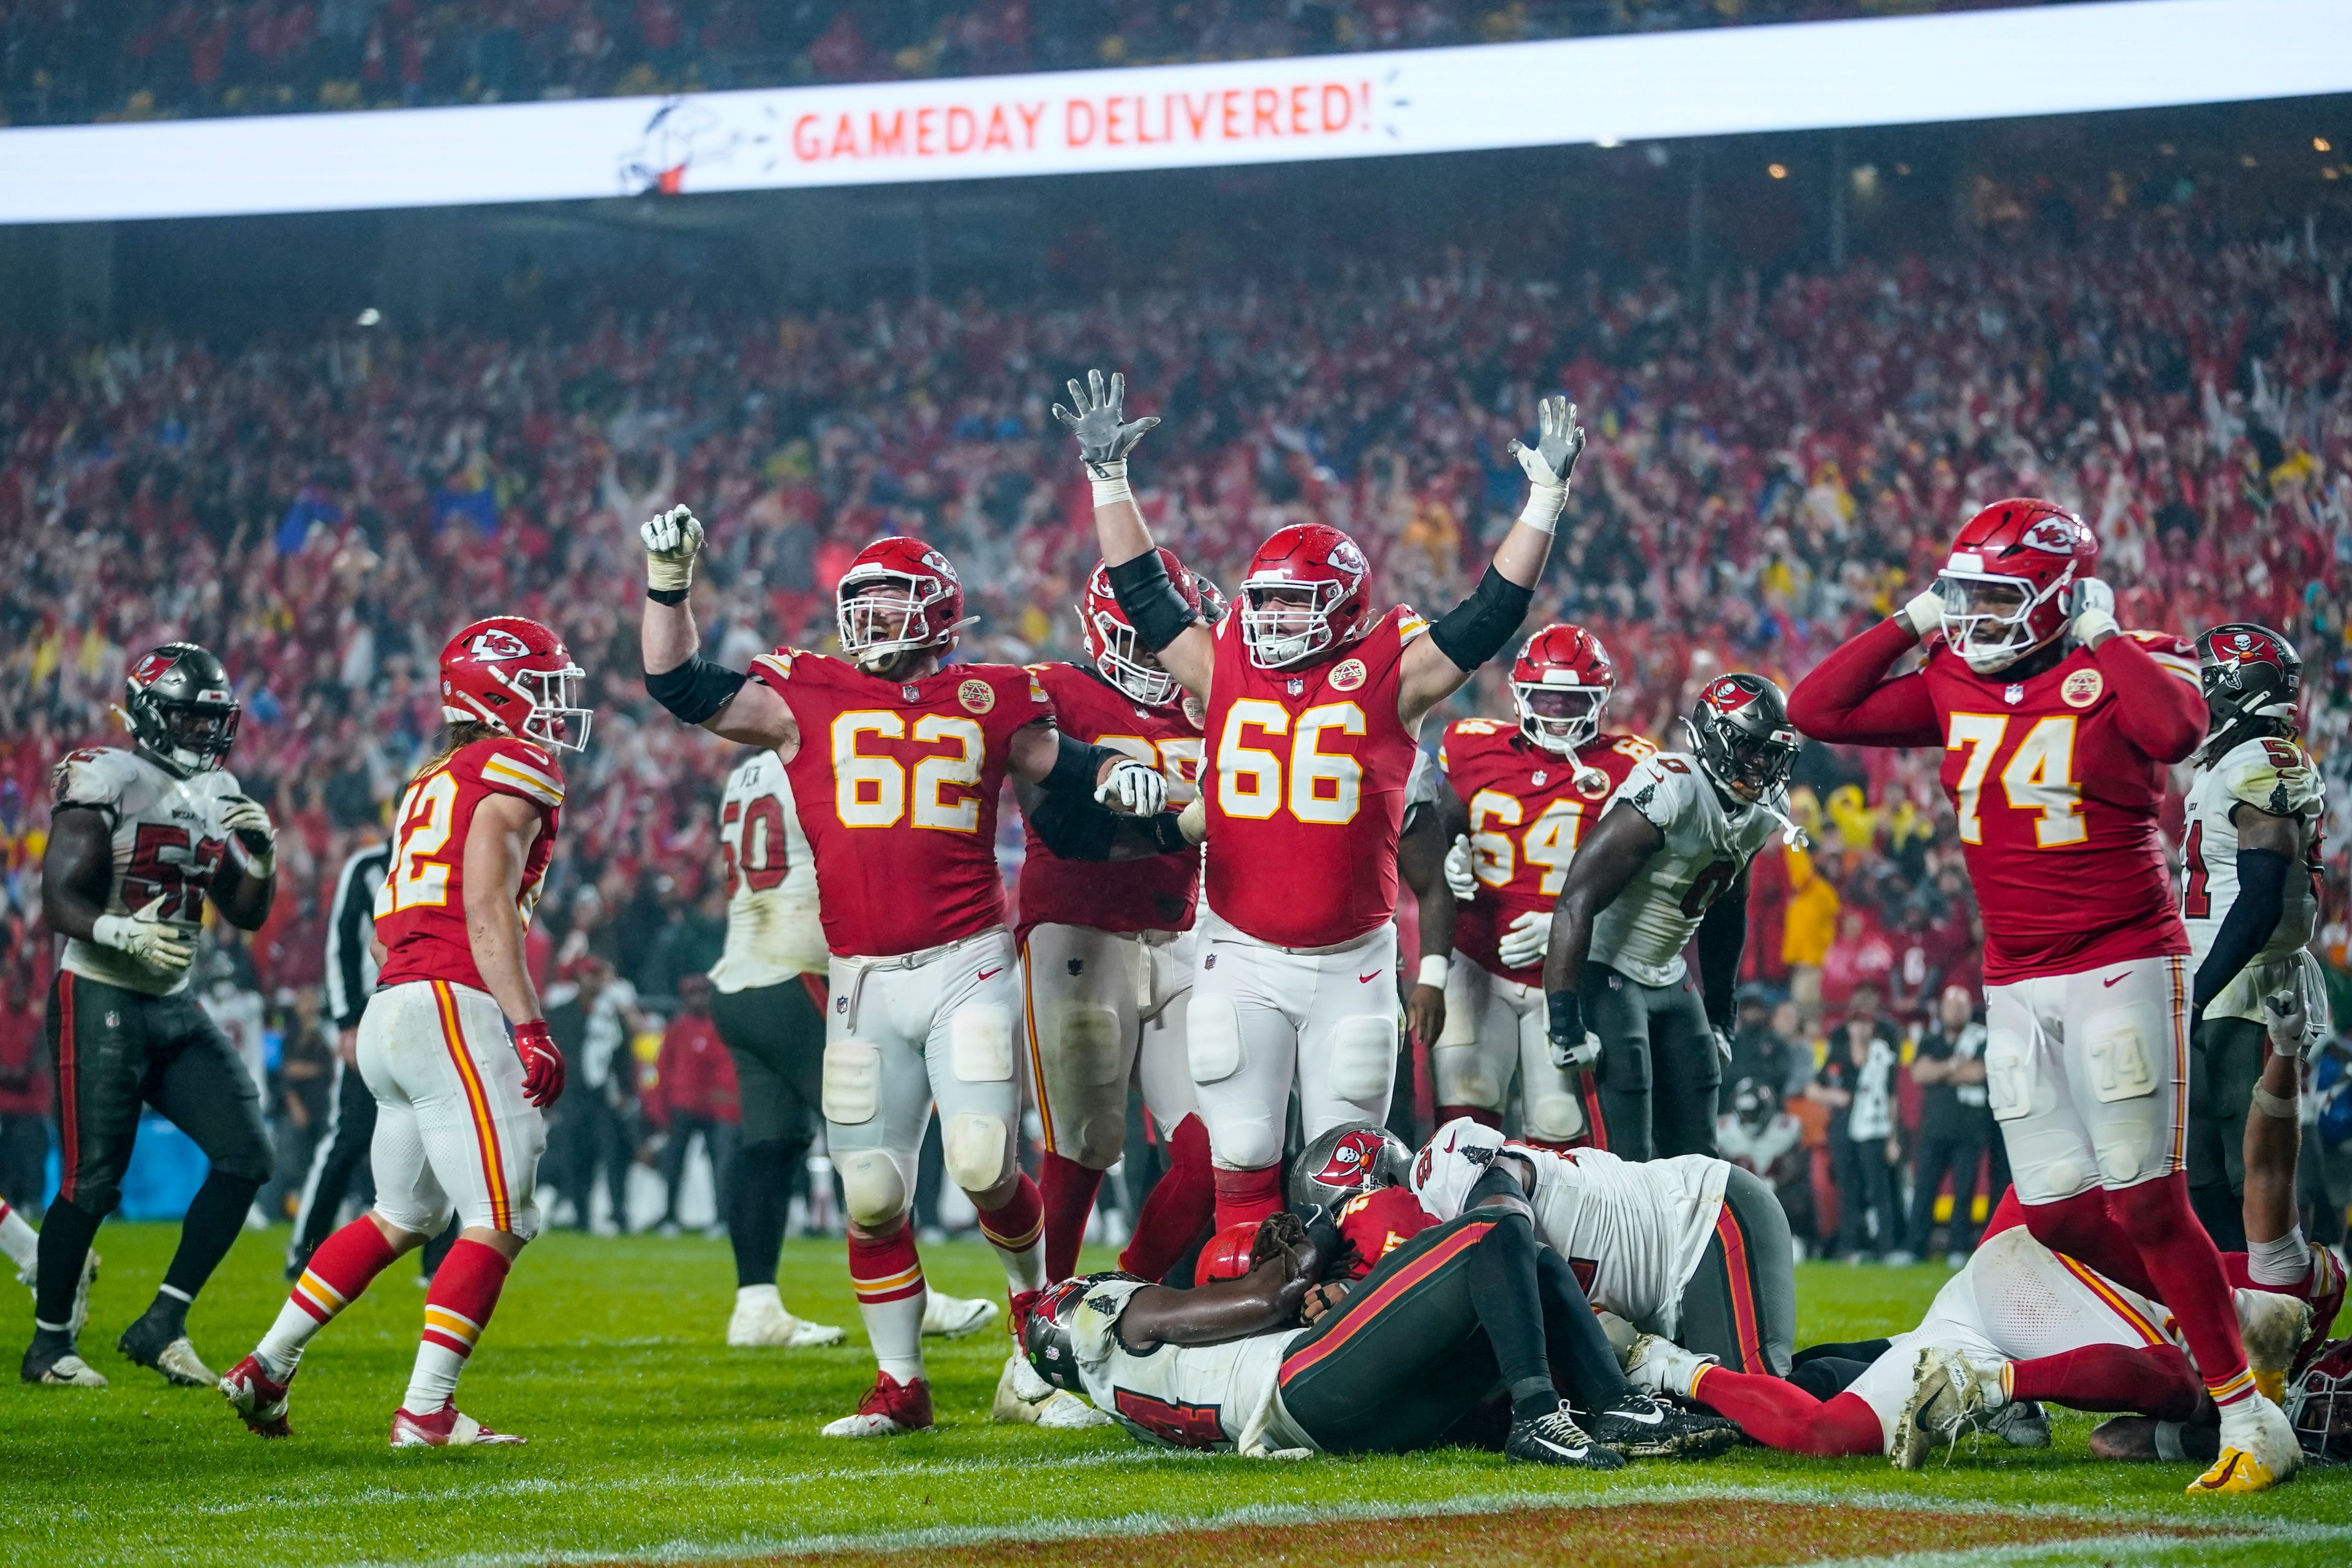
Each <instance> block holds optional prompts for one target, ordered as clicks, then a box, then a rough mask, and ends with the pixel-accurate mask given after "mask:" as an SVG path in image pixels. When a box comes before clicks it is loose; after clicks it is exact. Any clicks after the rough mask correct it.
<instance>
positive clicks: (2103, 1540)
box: [1804, 1526, 2277, 1568]
mask: <svg viewBox="0 0 2352 1568" xmlns="http://www.w3.org/2000/svg"><path fill="white" fill-rule="evenodd" d="M2276 1539H2277V1537H2276V1535H2275V1534H2274V1532H2272V1531H2263V1530H2260V1529H2242V1528H2240V1527H2238V1526H2231V1527H2228V1528H2225V1529H2224V1530H2222V1531H2220V1532H2219V1533H2208V1534H2200V1535H2194V1536H2189V1537H2186V1538H2183V1537H2181V1536H2177V1535H2174V1536H2166V1535H2084V1536H2078V1537H2076V1538H2075V1539H2074V1540H2072V1541H2036V1542H2019V1543H2017V1544H2014V1545H2010V1546H1977V1547H1971V1548H1969V1550H1967V1551H1965V1552H1889V1553H1887V1554H1886V1555H1885V1556H1883V1557H1840V1558H1835V1559H1832V1560H1830V1561H1827V1562H1822V1563H1806V1564H1805V1565H1804V1568H2023V1565H2025V1564H2030V1563H2074V1562H2081V1561H2102V1562H2110V1563H2111V1562H2114V1561H2116V1559H2117V1557H2118V1556H2119V1555H2120V1556H2121V1558H2122V1560H2123V1561H2125V1562H2127V1563H2154V1562H2158V1561H2166V1560H2171V1559H2175V1558H2178V1557H2179V1555H2180V1554H2181V1553H2183V1552H2200V1551H2204V1550H2210V1548H2212V1547H2214V1546H2216V1545H2221V1546H2243V1545H2249V1544H2252V1543H2253V1542H2257V1541H2275V1540H2276ZM2190 1561H2192V1562H2194V1561H2195V1559H2194V1558H2191V1559H2190Z"/></svg>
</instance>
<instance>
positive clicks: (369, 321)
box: [359, 305, 383, 327]
mask: <svg viewBox="0 0 2352 1568" xmlns="http://www.w3.org/2000/svg"><path fill="white" fill-rule="evenodd" d="M359 324H360V325H361V326H362V327H373V326H380V325H382V324H383V311H382V310H377V309H376V308H375V307H374V306H373V305H370V306H369V307H368V308H367V309H366V310H362V311H361V312H360V314H359Z"/></svg>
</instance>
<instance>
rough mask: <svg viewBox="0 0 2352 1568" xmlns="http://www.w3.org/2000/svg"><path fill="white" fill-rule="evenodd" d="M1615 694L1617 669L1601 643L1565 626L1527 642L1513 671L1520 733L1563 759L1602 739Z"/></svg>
mask: <svg viewBox="0 0 2352 1568" xmlns="http://www.w3.org/2000/svg"><path fill="white" fill-rule="evenodd" d="M1616 689H1617V668H1616V667H1615V666H1614V665H1612V664H1611V663H1610V662H1609V650H1608V649H1607V648H1605V647H1601V639H1600V638H1599V637H1594V636H1593V635H1592V634H1591V632H1589V631H1586V630H1585V629H1584V628H1583V627H1582V626H1570V625H1569V624H1568V623H1566V622H1562V621H1555V622H1554V623H1553V624H1551V625H1550V626H1546V627H1544V628H1543V630H1541V631H1539V632H1538V633H1536V635H1535V636H1533V637H1529V638H1528V640H1527V643H1526V646H1524V647H1521V648H1520V649H1519V657H1518V658H1517V660H1516V661H1514V662H1513V664H1512V665H1511V700H1512V701H1513V702H1514V703H1515V704H1517V708H1518V710H1519V732H1520V733H1521V734H1523V735H1525V736H1526V737H1527V738H1528V740H1529V741H1531V742H1534V743H1535V744H1537V745H1538V746H1541V747H1542V748H1543V749H1544V750H1545V751H1547V752H1558V753H1559V755H1561V756H1563V757H1572V756H1574V755H1576V753H1577V752H1579V751H1580V750H1581V749H1583V748H1584V747H1586V746H1589V745H1591V743H1592V738H1593V737H1594V736H1595V735H1598V734H1599V733H1601V710H1602V709H1604V708H1606V707H1608V706H1609V694H1610V693H1611V692H1612V691H1614V690H1616Z"/></svg>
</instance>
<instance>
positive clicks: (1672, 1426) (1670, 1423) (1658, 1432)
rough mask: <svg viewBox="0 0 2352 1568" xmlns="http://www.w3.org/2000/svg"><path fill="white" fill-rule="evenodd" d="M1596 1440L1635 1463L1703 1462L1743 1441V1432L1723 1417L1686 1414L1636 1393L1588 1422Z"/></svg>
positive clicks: (1699, 1413)
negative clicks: (1687, 1460) (1664, 1461)
mask: <svg viewBox="0 0 2352 1568" xmlns="http://www.w3.org/2000/svg"><path fill="white" fill-rule="evenodd" d="M1587 1429H1588V1430H1589V1431H1591V1434H1592V1436H1593V1440H1594V1441H1595V1442H1599V1443H1605V1444H1607V1445H1608V1446H1609V1447H1612V1448H1614V1449H1616V1450H1617V1451H1618V1452H1620V1453H1622V1454H1623V1455H1625V1456H1626V1457H1627V1458H1633V1459H1663V1458H1685V1459H1696V1458H1705V1457H1706V1456H1707V1455H1709V1454H1719V1453H1721V1452H1723V1450H1725V1449H1726V1448H1728V1447H1734V1446H1735V1445H1737V1444H1738V1441H1739V1428H1738V1426H1733V1425H1732V1424H1731V1423H1730V1422H1728V1421H1726V1420H1725V1419H1724V1418H1723V1417H1722V1416H1720V1415H1708V1414H1706V1412H1704V1411H1697V1410H1683V1409H1680V1408H1677V1407H1676V1406H1675V1405H1668V1404H1665V1403H1664V1401H1662V1400H1657V1399H1653V1398H1652V1397H1651V1396H1650V1395H1648V1394H1644V1393H1643V1392H1642V1391H1641V1390H1640V1389H1635V1390H1634V1391H1633V1394H1631V1395H1629V1396H1628V1397H1626V1398H1624V1399H1622V1400H1620V1401H1618V1403H1617V1404H1615V1405H1612V1406H1611V1407H1610V1408H1609V1409H1607V1410H1604V1411H1602V1412H1601V1414H1600V1415H1594V1416H1590V1417H1588V1418H1587Z"/></svg>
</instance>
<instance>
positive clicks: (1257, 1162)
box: [1209, 1111, 1282, 1171]
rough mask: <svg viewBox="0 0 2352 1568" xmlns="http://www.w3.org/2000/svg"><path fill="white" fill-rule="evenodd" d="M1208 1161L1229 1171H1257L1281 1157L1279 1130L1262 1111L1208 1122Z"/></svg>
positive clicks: (1280, 1135) (1278, 1160)
mask: <svg viewBox="0 0 2352 1568" xmlns="http://www.w3.org/2000/svg"><path fill="white" fill-rule="evenodd" d="M1209 1156H1210V1159H1211V1161H1212V1162H1213V1163H1215V1164H1219V1165H1222V1166H1223V1167H1224V1168H1225V1169H1226V1170H1228V1171H1258V1170H1263V1169H1265V1167H1266V1166H1268V1165H1272V1164H1276V1163H1279V1162H1280V1161H1281V1159H1282V1130H1281V1129H1280V1128H1278V1127H1276V1125H1275V1124H1274V1121H1273V1119H1272V1118H1271V1117H1269V1116H1267V1115H1266V1114H1265V1112H1264V1111H1255V1112H1251V1113H1249V1114H1246V1115H1242V1116H1233V1117H1222V1116H1221V1117H1219V1118H1217V1119H1216V1121H1213V1122H1212V1123H1211V1124H1210V1126H1209Z"/></svg>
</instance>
